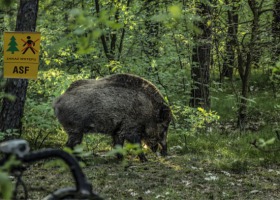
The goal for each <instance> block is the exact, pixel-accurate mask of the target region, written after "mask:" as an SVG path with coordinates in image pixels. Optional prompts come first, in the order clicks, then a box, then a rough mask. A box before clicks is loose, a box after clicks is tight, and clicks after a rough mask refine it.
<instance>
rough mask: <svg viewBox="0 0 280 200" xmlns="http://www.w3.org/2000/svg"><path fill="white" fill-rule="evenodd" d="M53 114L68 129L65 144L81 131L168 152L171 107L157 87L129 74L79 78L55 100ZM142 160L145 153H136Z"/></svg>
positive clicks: (77, 137) (73, 141)
mask: <svg viewBox="0 0 280 200" xmlns="http://www.w3.org/2000/svg"><path fill="white" fill-rule="evenodd" d="M53 107H54V110H55V114H56V116H57V118H58V120H59V122H60V123H61V124H62V126H63V127H64V129H65V131H66V132H67V133H68V141H67V145H68V146H69V147H74V146H75V145H76V144H79V143H81V141H82V138H83V134H84V133H89V132H90V133H104V134H108V135H111V136H112V138H113V144H114V145H123V143H124V140H127V141H129V142H131V143H139V144H140V143H141V141H144V142H145V143H146V144H147V145H148V146H149V147H150V148H151V149H152V150H153V151H157V149H158V146H160V147H161V154H162V155H166V154H167V143H166V134H167V129H168V126H169V123H170V121H171V111H170V109H169V107H168V105H167V104H166V103H165V101H164V98H163V96H162V95H161V94H160V92H159V90H158V89H157V88H156V87H155V86H154V85H153V84H152V83H150V82H149V81H147V80H145V79H143V78H141V77H138V76H135V75H130V74H117V75H111V76H108V77H105V78H102V79H99V80H79V81H76V82H74V83H72V84H71V86H70V87H69V88H68V89H67V90H66V92H65V93H64V94H63V95H61V96H60V97H59V98H58V99H57V100H56V101H55V102H54V105H53ZM139 157H140V159H141V161H145V160H146V158H145V155H144V154H140V155H139Z"/></svg>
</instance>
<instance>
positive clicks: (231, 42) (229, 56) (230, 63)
mask: <svg viewBox="0 0 280 200" xmlns="http://www.w3.org/2000/svg"><path fill="white" fill-rule="evenodd" d="M225 2H226V4H227V5H229V6H230V7H231V9H230V10H228V11H227V14H228V30H227V39H226V52H225V55H226V56H225V60H224V63H223V69H222V73H221V80H223V78H224V77H228V78H230V79H232V75H233V68H234V60H235V47H236V40H237V32H238V13H237V11H238V8H239V6H238V5H237V3H238V2H239V1H238V0H231V2H229V1H228V0H226V1H225Z"/></svg>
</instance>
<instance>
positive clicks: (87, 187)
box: [0, 140, 102, 200]
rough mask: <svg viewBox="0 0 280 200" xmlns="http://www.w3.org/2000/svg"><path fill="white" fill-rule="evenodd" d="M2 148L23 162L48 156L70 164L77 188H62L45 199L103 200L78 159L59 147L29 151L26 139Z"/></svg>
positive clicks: (6, 143)
mask: <svg viewBox="0 0 280 200" xmlns="http://www.w3.org/2000/svg"><path fill="white" fill-rule="evenodd" d="M0 150H1V151H2V152H4V153H5V154H6V155H9V154H15V155H16V156H17V158H18V159H19V160H20V161H22V162H23V163H32V162H36V161H39V160H43V159H46V158H60V159H62V160H63V161H64V162H65V163H66V164H67V165H68V166H70V170H71V173H72V175H73V177H74V180H75V185H76V188H62V189H59V190H57V191H55V192H54V193H52V194H50V195H48V196H47V197H46V198H45V199H63V198H65V197H66V198H69V196H77V195H78V196H79V197H81V198H83V199H84V198H85V199H95V200H101V199H102V198H100V197H99V196H98V195H97V194H95V193H93V192H92V186H91V184H90V183H89V182H88V181H87V179H86V176H85V175H84V173H83V171H82V169H81V167H80V166H79V164H78V162H77V160H76V159H75V158H74V157H72V156H71V155H70V154H68V153H66V152H64V151H62V150H59V149H44V150H39V151H34V152H28V151H29V145H28V143H27V142H26V141H25V140H12V141H8V142H5V143H2V144H1V145H0Z"/></svg>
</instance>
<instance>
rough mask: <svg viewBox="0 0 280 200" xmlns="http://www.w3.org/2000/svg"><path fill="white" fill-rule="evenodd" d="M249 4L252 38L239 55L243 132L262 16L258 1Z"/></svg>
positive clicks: (240, 108)
mask: <svg viewBox="0 0 280 200" xmlns="http://www.w3.org/2000/svg"><path fill="white" fill-rule="evenodd" d="M248 4H249V6H250V9H251V11H252V13H253V21H252V25H251V33H250V34H251V38H250V42H249V44H248V45H247V50H244V52H243V53H242V52H241V51H240V50H239V53H238V60H239V62H238V71H239V75H240V78H241V81H242V92H241V100H240V105H239V110H238V122H237V123H238V126H239V127H240V129H241V130H244V129H245V126H246V124H247V102H248V88H249V85H250V84H249V83H250V75H251V67H252V62H253V60H254V59H253V58H254V56H255V52H256V48H257V45H256V42H257V40H258V35H259V21H260V15H261V13H262V12H261V5H260V6H258V4H257V2H256V0H248ZM244 54H245V55H246V61H244V59H243V55H244Z"/></svg>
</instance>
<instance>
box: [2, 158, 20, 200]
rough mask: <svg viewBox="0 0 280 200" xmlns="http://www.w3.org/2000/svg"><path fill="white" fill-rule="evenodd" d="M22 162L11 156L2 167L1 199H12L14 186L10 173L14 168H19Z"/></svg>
mask: <svg viewBox="0 0 280 200" xmlns="http://www.w3.org/2000/svg"><path fill="white" fill-rule="evenodd" d="M19 165H20V161H18V160H17V159H16V157H15V156H11V157H10V158H9V159H8V160H7V161H6V162H5V164H4V165H3V166H1V167H0V198H1V199H2V198H3V199H7V200H9V199H12V195H13V189H14V184H13V183H12V180H11V179H10V176H9V173H10V171H11V169H12V168H13V167H16V166H19Z"/></svg>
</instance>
